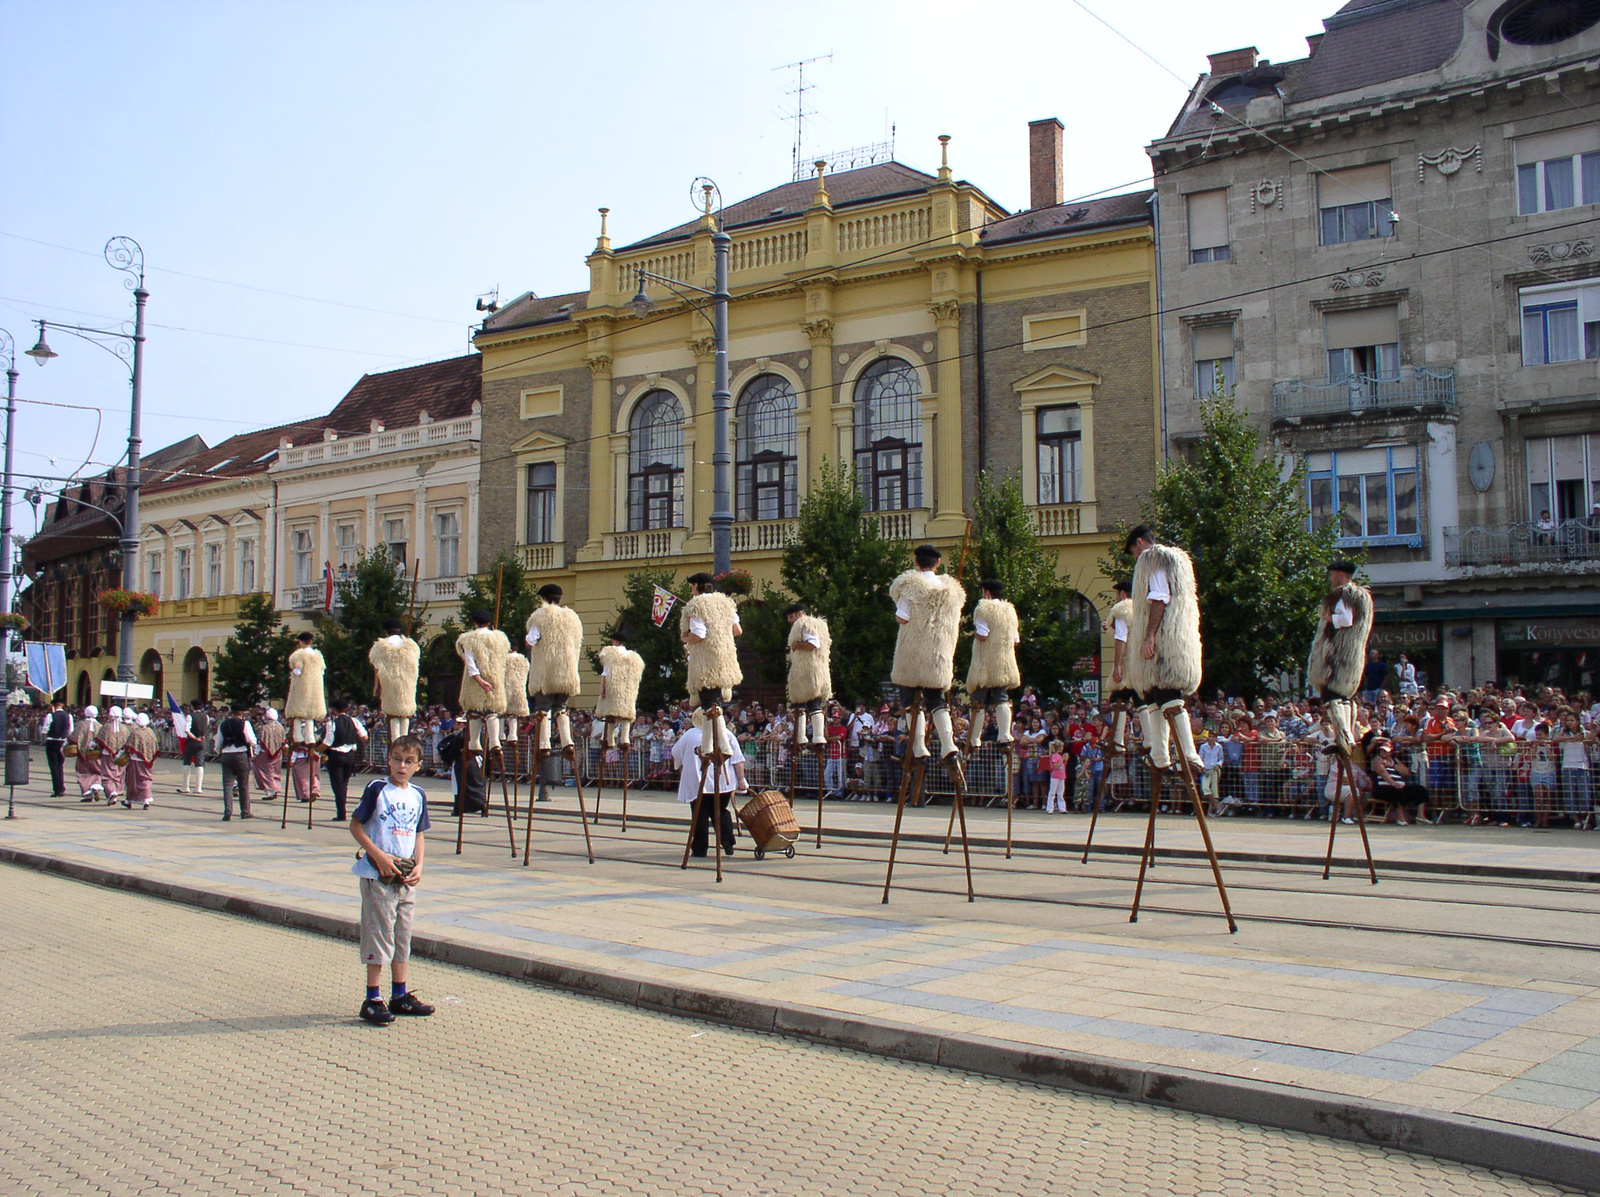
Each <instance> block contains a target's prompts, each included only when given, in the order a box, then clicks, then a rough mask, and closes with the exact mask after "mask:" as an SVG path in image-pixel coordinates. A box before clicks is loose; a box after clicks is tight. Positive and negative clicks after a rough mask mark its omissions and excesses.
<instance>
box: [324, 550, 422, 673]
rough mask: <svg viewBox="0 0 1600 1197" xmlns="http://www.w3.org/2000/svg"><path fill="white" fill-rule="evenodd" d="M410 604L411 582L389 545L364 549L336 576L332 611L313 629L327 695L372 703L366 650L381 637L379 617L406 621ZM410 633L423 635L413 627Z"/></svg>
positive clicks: (370, 668) (369, 665)
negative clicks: (322, 661)
mask: <svg viewBox="0 0 1600 1197" xmlns="http://www.w3.org/2000/svg"><path fill="white" fill-rule="evenodd" d="M410 605H411V582H410V581H409V580H408V579H407V577H406V575H405V574H403V573H402V572H401V571H400V568H399V566H398V565H397V564H396V563H395V560H394V558H392V557H391V556H389V553H388V550H387V549H384V548H381V547H380V548H375V549H372V550H371V551H369V552H366V553H363V554H362V555H361V556H360V558H358V559H357V561H356V564H355V567H354V568H353V569H351V570H350V572H349V573H348V574H346V575H345V576H344V577H342V578H340V579H339V586H338V602H337V603H336V604H335V605H334V610H333V615H332V616H331V617H330V618H328V619H325V620H323V621H322V624H321V625H320V626H319V627H318V629H317V647H318V648H320V649H321V650H322V655H323V657H324V658H325V659H326V660H327V662H328V675H327V687H328V696H329V697H330V698H333V697H343V698H348V699H350V700H351V701H352V702H362V703H371V702H374V701H376V699H377V695H376V693H375V691H374V690H373V685H372V665H371V663H370V662H369V661H368V660H367V653H368V651H369V650H370V649H371V648H372V642H373V641H374V640H376V639H378V638H379V637H380V636H382V635H383V634H384V633H383V621H384V620H386V619H398V620H400V621H401V622H402V623H403V622H405V620H406V617H407V612H408V610H409V608H410ZM412 636H413V637H415V638H416V639H418V640H419V641H420V640H423V639H425V638H426V637H425V636H418V635H417V633H416V632H415V631H413V632H412Z"/></svg>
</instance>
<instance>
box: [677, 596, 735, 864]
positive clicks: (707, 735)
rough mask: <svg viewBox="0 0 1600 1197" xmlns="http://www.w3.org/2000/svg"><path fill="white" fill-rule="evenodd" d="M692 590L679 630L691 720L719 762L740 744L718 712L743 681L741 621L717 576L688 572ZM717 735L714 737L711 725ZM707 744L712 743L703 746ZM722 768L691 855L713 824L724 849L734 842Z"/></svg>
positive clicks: (700, 850) (703, 748)
mask: <svg viewBox="0 0 1600 1197" xmlns="http://www.w3.org/2000/svg"><path fill="white" fill-rule="evenodd" d="M689 586H690V589H692V590H693V591H694V596H693V597H692V598H690V600H689V601H688V602H687V603H685V604H684V608H683V617H682V618H683V624H682V631H681V633H680V635H681V638H682V640H683V651H684V656H685V658H686V660H687V663H688V683H689V696H690V697H691V698H692V699H694V702H695V710H694V726H695V727H696V728H698V729H699V730H700V736H701V741H700V744H699V745H698V751H699V753H700V756H701V757H702V758H704V759H705V760H707V761H712V762H716V763H718V764H719V765H720V764H721V763H722V762H724V761H727V760H730V759H731V758H733V757H735V756H737V755H738V745H737V744H736V743H735V742H734V739H733V735H732V733H731V732H729V730H728V725H727V722H726V720H724V719H723V717H722V707H723V704H724V703H727V702H731V701H732V700H733V689H734V687H735V686H737V685H739V684H740V683H741V682H743V681H744V671H743V670H741V669H740V668H739V650H738V646H737V645H736V644H735V643H734V641H735V639H736V638H737V637H739V636H742V635H744V628H743V627H742V626H741V625H740V623H739V607H738V604H736V603H735V602H734V601H733V599H731V598H729V597H728V596H727V595H725V594H719V593H718V592H717V584H716V579H714V578H713V577H712V576H711V575H710V574H708V573H697V574H691V575H690V577H689ZM712 728H716V729H718V730H719V731H720V735H719V736H717V737H713V736H712V735H711V729H712ZM707 745H709V746H710V747H707ZM724 776H725V771H724V769H720V768H719V769H714V770H713V772H712V773H711V777H712V779H713V780H712V781H711V782H710V783H709V784H710V786H711V790H710V792H709V796H710V797H712V799H713V800H712V801H702V802H699V803H698V804H697V808H698V809H697V817H696V818H695V826H694V827H693V829H692V830H691V845H695V846H697V847H695V848H694V855H696V856H704V855H705V854H706V847H705V845H706V841H707V839H709V837H710V834H711V829H713V828H715V829H718V831H719V834H718V842H719V843H720V844H721V845H722V850H723V851H724V852H732V851H733V844H734V838H735V837H734V828H733V814H732V812H730V811H729V809H728V799H729V796H730V792H729V790H728V789H727V788H725V787H723V786H722V785H721V781H722V779H723V777H724Z"/></svg>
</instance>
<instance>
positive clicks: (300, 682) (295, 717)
mask: <svg viewBox="0 0 1600 1197" xmlns="http://www.w3.org/2000/svg"><path fill="white" fill-rule="evenodd" d="M315 638H316V637H314V636H312V634H311V633H310V632H301V633H300V634H299V635H298V636H296V637H295V640H296V641H298V642H299V645H300V647H299V648H297V649H295V650H294V652H292V653H290V654H289V700H288V702H286V703H284V705H283V714H284V718H286V719H288V720H289V743H291V744H304V745H306V746H307V747H308V748H309V747H310V745H312V744H314V743H315V742H316V739H317V729H316V727H315V726H314V725H315V723H316V721H317V720H318V719H325V718H327V715H328V700H327V696H326V695H324V694H323V692H322V676H323V673H324V671H325V670H326V669H327V663H326V662H325V661H324V660H323V659H322V654H321V653H320V652H318V651H317V650H316V649H314V648H312V647H311V642H312V640H314V639H315ZM313 755H315V753H314V751H313Z"/></svg>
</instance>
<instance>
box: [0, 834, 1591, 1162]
mask: <svg viewBox="0 0 1600 1197" xmlns="http://www.w3.org/2000/svg"><path fill="white" fill-rule="evenodd" d="M0 863H4V864H10V865H16V866H18V867H22V868H31V869H36V870H38V871H40V872H44V873H52V874H56V875H59V876H62V877H68V878H71V879H72V880H75V881H84V882H88V883H89V884H92V885H101V886H107V887H109V888H112V889H123V890H128V891H130V892H133V893H139V894H144V895H147V896H149V897H154V898H161V899H165V900H167V901H171V902H179V903H183V904H184V905H188V906H195V907H199V908H201V909H204V910H216V911H222V912H225V913H228V914H236V915H241V916H243V917H246V918H252V919H257V920H260V921H262V922H266V923H274V924H278V925H281V926H285V927H293V928H295V929H297V930H302V931H311V932H315V933H316V934H319V935H327V936H331V937H333V938H336V939H345V940H350V941H355V940H358V939H359V938H360V929H359V925H358V923H357V922H356V920H354V919H346V918H339V917H337V916H334V915H327V914H319V913H317V912H315V911H308V910H299V909H296V908H294V907H290V906H281V905H277V904H275V903H272V902H264V901H261V900H259V899H255V898H243V897H233V896H229V895H226V894H220V893H217V892H215V891H212V890H204V889H199V888H196V887H194V886H188V885H180V884H178V883H177V882H170V881H158V880H155V879H153V878H148V877H140V876H136V875H135V874H132V873H126V872H121V871H118V870H115V869H106V868H101V867H99V866H97V865H89V864H83V863H80V862H78V861H71V860H64V859H62V858H60V857H54V856H48V855H45V854H43V853H38V852H29V851H25V850H23V849H19V848H9V847H0ZM411 950H412V954H413V955H419V956H425V957H427V958H429V959H433V960H438V961H441V962H443V963H446V964H454V965H459V966H460V967H463V968H470V969H474V970H476V971H478V972H483V973H488V974H491V975H494V976H501V977H509V978H512V979H514V980H525V981H531V982H534V983H537V984H541V985H549V986H552V987H555V988H559V989H564V990H568V991H570V992H574V993H581V994H586V995H588V996H590V997H596V998H602V999H604V1000H606V1001H613V1002H621V1003H623V1004H625V1005H630V1006H636V1007H639V1008H641V1009H647V1010H659V1011H663V1012H665V1013H668V1014H680V1015H685V1016H688V1017H692V1018H701V1019H708V1020H711V1021H714V1022H719V1023H724V1024H727V1025H729V1026H735V1027H742V1028H746V1029H749V1030H756V1031H768V1032H772V1033H774V1034H779V1035H790V1036H794V1037H796V1038H800V1039H806V1040H809V1041H812V1042H815V1043H822V1044H827V1045H829V1046H832V1047H842V1048H848V1049H851V1050H854V1051H862V1052H870V1053H872V1054H874V1055H880V1056H888V1057H892V1058H894V1059H900V1060H910V1061H913V1062H916V1063H923V1064H937V1065H941V1066H943V1067H947V1068H955V1069H961V1070H963V1071H966V1072H973V1073H979V1074H982V1075H985V1076H993V1077H999V1078H1002V1079H1005V1080H1015V1081H1027V1082H1031V1083H1033V1084H1038V1085H1047V1086H1050V1087H1051V1088H1056V1089H1066V1090H1070V1091H1072V1092H1077V1093H1087V1094H1092V1095H1096V1096H1101V1097H1115V1098H1121V1099H1123V1100H1125V1101H1137V1102H1144V1103H1146V1104H1149V1105H1156V1106H1162V1107H1165V1108H1167V1109H1173V1110H1183V1111H1186V1112H1188V1113H1193V1114H1209V1115H1213V1116H1215V1117H1220V1118H1232V1119H1235V1120H1237V1121H1240V1122H1249V1123H1253V1124H1255V1125H1258V1126H1270V1127H1276V1128H1279V1129H1282V1130H1291V1131H1300V1132H1303V1133H1305V1134H1312V1135H1320V1136H1323V1137H1325V1138H1331V1139H1341V1140H1345V1141H1347V1142H1351V1143H1364V1144H1368V1145H1371V1146H1375V1147H1389V1148H1396V1149H1398V1150H1402V1151H1410V1152H1416V1153H1418V1154H1421V1155H1429V1156H1434V1157H1437V1158H1439V1159H1444V1160H1452V1161H1454V1162H1456V1163H1462V1164H1471V1165H1474V1166H1476V1167H1482V1168H1493V1169H1498V1170H1500V1171H1504V1172H1511V1173H1515V1174H1517V1175H1519V1176H1525V1177H1528V1178H1531V1179H1534V1180H1542V1181H1548V1182H1551V1183H1554V1184H1560V1185H1566V1186H1568V1187H1571V1188H1574V1189H1579V1190H1581V1191H1586V1192H1587V1191H1591V1189H1592V1186H1593V1185H1594V1182H1595V1178H1596V1177H1597V1176H1600V1142H1594V1141H1591V1140H1587V1139H1583V1138H1580V1137H1579V1136H1576V1135H1568V1134H1563V1133H1561V1132H1559V1131H1548V1130H1541V1129H1539V1128H1537V1127H1525V1126H1517V1125H1515V1124H1512V1123H1505V1122H1496V1121H1493V1120H1491V1119H1486V1118H1477V1117H1473V1116H1471V1115H1467V1114H1449V1113H1442V1112H1440V1111H1436V1110H1426V1109H1421V1108H1419V1107H1416V1106H1403V1105H1396V1104H1394V1103H1391V1102H1382V1101H1374V1100H1370V1099H1367V1098H1360V1097H1347V1096H1344V1095H1341V1094H1329V1093H1318V1092H1316V1091H1315V1090H1309V1089H1300V1088H1296V1087H1294V1086H1292V1085H1280V1084H1274V1083H1272V1082H1268V1081H1253V1080H1248V1079H1245V1078H1242V1077H1231V1076H1223V1075H1220V1074H1215V1073H1205V1072H1197V1071H1193V1070H1190V1069H1184V1068H1168V1067H1158V1066H1151V1065H1144V1064H1139V1063H1136V1062H1133V1061H1129V1060H1118V1059H1114V1058H1111V1057H1105V1056H1093V1055H1088V1054H1086V1053H1079V1052H1068V1051H1062V1050H1059V1049H1056V1048H1046V1047H1029V1046H1027V1045H1024V1044H1019V1043H1014V1042H1010V1041H1007V1040H1003V1039H993V1038H989V1037H986V1036H982V1035H958V1034H941V1033H940V1032H937V1031H927V1030H923V1029H921V1028H918V1027H914V1026H903V1025H900V1024H898V1023H894V1022H890V1021H888V1020H885V1019H876V1018H866V1017H858V1016H855V1015H846V1014H835V1013H832V1012H830V1011H827V1010H819V1009H816V1008H813V1007H809V1006H798V1005H794V1004H792V1003H788V1002H778V1001H765V1000H762V999H758V998H747V997H739V996H736V995H732V994H723V993H717V992H715V991H714V990H709V989H704V988H701V987H698V986H695V985H688V984H674V983H671V982H663V981H658V980H654V979H649V978H643V977H635V976H630V975H629V974H627V973H623V972H609V971H603V970H599V969H588V968H578V967H575V966H573V965H569V964H562V963H559V962H556V961H550V960H541V959H539V958H537V957H529V956H521V955H516V954H514V953H511V952H502V951H498V950H496V949H493V948H485V947H478V946H475V945H472V944H464V943H458V942H456V941H453V940H448V939H441V938H437V937H434V936H417V937H415V938H413V940H412V948H411Z"/></svg>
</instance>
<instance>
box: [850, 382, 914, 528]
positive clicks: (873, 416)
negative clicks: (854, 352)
mask: <svg viewBox="0 0 1600 1197" xmlns="http://www.w3.org/2000/svg"><path fill="white" fill-rule="evenodd" d="M920 394H921V388H920V386H919V385H918V383H917V373H916V371H915V370H913V369H912V368H911V365H910V363H908V362H904V361H902V360H901V359H899V358H897V357H886V358H881V359H879V360H878V361H875V362H873V363H872V365H870V366H868V367H867V368H866V370H865V371H864V372H863V373H862V375H861V377H860V378H859V379H857V380H856V398H855V425H856V438H855V440H856V483H857V485H859V486H860V487H861V493H862V494H863V495H864V496H865V497H866V500H867V510H869V511H904V510H907V509H908V508H912V507H921V506H922V401H921V399H920V398H919V396H920Z"/></svg>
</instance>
